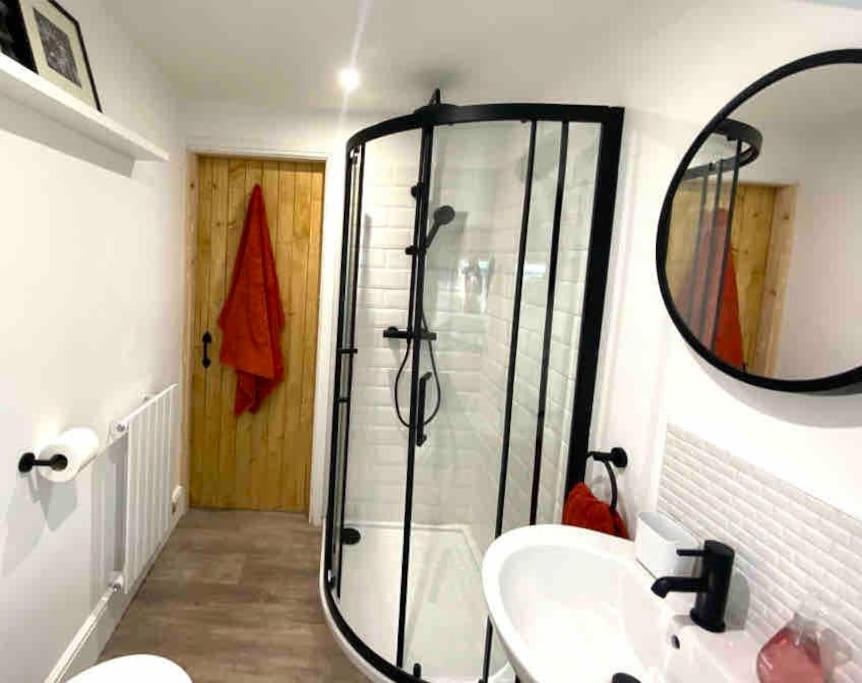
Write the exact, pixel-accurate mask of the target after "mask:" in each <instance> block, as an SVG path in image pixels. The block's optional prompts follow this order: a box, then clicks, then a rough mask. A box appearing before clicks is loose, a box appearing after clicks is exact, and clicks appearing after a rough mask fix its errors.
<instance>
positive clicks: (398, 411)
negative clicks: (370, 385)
mask: <svg viewBox="0 0 862 683" xmlns="http://www.w3.org/2000/svg"><path fill="white" fill-rule="evenodd" d="M422 332H428V321H427V320H426V319H425V311H422ZM427 341H428V356H429V357H430V358H431V373H432V374H433V376H434V386H435V389H436V394H437V398H436V401H435V402H434V410H432V411H431V415H429V416H428V417H427V418H425V421H424V422H423V423H422V426H423V427H424V426H426V425H428V424H430V423H431V421H432V420H433V419H434V418H435V417H436V416H437V413H438V412H439V410H440V397H441V392H440V376H439V375H438V374H437V360H436V359H435V358H434V342H432V341H431V340H430V339H429V340H427ZM412 342H413V340H412V339H409V338H408V339H407V348H406V349H405V351H404V358H402V359H401V365H400V366H399V368H398V374H396V375H395V413H396V414H397V415H398V421H399V422H400V423H401V424H403V425H404V426H405V427H407V428H408V429H409V428H410V423H409V422H408V421H407V420H405V419H404V416H403V415H402V414H401V402H400V400H399V398H398V387H399V385H400V384H401V375H402V374H403V373H404V366H405V365H407V359H408V358H410V345H411V344H412ZM421 350H422V340H421V339H420V340H419V351H420V352H421Z"/></svg>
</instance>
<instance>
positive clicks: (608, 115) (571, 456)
mask: <svg viewBox="0 0 862 683" xmlns="http://www.w3.org/2000/svg"><path fill="white" fill-rule="evenodd" d="M623 117H624V110H623V108H621V107H606V106H595V105H560V104H532V103H509V104H487V105H467V106H455V105H451V104H440V103H439V100H437V99H434V98H432V102H431V104H429V105H427V106H425V107H422V108H420V109H417V110H416V111H415V112H413V113H412V114H409V115H406V116H400V117H397V118H393V119H389V120H387V121H383V122H381V123H379V124H376V125H374V126H370V127H369V128H365V129H364V130H361V131H359V132H358V133H356V134H355V135H353V136H352V137H351V138H350V139H349V140H348V142H347V146H346V156H345V162H346V167H345V191H346V194H345V198H344V201H345V209H344V224H343V232H342V252H341V267H340V280H339V282H340V285H339V303H338V321H337V342H336V349H337V351H336V357H335V378H334V387H335V396H334V397H333V408H332V423H331V449H330V466H329V489H328V501H327V515H326V528H325V535H324V548H323V558H324V560H323V561H324V565H323V574H322V583H321V590H322V592H323V599H324V600H325V601H326V604H327V607H328V610H329V613H330V615H331V618H332V620H333V622H334V624H335V626H336V628H338V630H339V632H340V633H341V635H342V636H343V637H344V639H345V640H346V641H347V642H348V643H349V644H350V646H351V647H352V648H353V649H354V651H355V652H356V653H357V654H358V655H359V656H361V657H362V658H363V659H364V660H365V661H366V662H367V663H368V664H369V665H371V666H372V667H374V668H375V669H377V671H379V672H380V673H381V674H383V675H385V676H387V677H389V678H390V679H391V680H393V681H396V683H401V682H403V683H416V682H418V681H422V680H423V679H422V678H421V677H418V676H414V675H411V674H409V673H408V672H407V671H405V670H404V669H403V668H400V667H401V665H402V664H403V632H404V630H403V623H404V618H405V609H406V604H405V601H406V587H407V586H406V584H407V582H408V568H409V553H410V531H411V526H412V525H411V514H412V489H413V477H412V471H413V465H414V461H415V434H416V419H417V416H416V414H415V413H416V398H417V395H416V392H417V386H418V372H417V368H416V367H415V366H416V365H417V363H418V359H419V354H418V353H415V352H414V354H413V365H414V367H413V373H412V376H411V401H410V425H411V426H410V429H409V436H408V449H407V450H408V452H407V482H406V490H405V520H404V541H403V543H402V572H401V599H400V601H399V629H398V645H397V652H396V663H397V665H396V664H393V663H392V662H390V661H389V660H387V659H385V658H383V657H381V656H380V655H379V654H378V653H376V652H374V650H372V649H371V648H370V647H369V646H368V645H367V644H366V643H365V642H364V641H363V640H362V638H360V637H359V635H358V634H357V633H356V632H355V631H353V629H352V628H351V627H350V625H349V624H348V623H347V622H346V620H345V619H344V617H343V616H342V615H341V613H340V611H339V608H338V605H337V603H336V601H335V599H334V597H333V590H334V589H338V588H340V586H336V585H335V582H334V581H333V577H332V568H333V541H334V538H333V535H334V526H335V524H334V522H335V520H334V513H335V499H336V490H335V489H336V484H337V482H338V481H339V480H340V482H341V485H342V491H341V492H339V493H340V495H342V496H343V494H344V486H345V484H346V480H347V472H346V470H347V463H348V460H349V457H348V456H349V442H348V441H349V432H348V431H347V424H349V413H350V393H351V391H352V383H351V384H350V385H348V387H347V391H348V395H347V396H341V395H340V393H341V379H342V378H341V373H342V372H343V371H344V358H345V357H349V358H350V367H349V368H348V377H350V376H352V367H353V356H354V354H355V353H356V348H355V347H354V334H353V332H354V329H355V322H356V317H355V307H356V288H355V277H356V274H357V271H358V258H356V256H358V255H357V254H354V260H353V267H354V270H353V276H354V278H353V280H354V285H353V298H352V301H351V306H352V309H353V310H352V312H351V317H350V323H351V325H350V326H351V329H350V333H349V339H345V334H344V333H345V330H344V327H345V325H344V319H345V315H346V313H347V311H346V306H345V305H346V294H347V287H349V286H350V283H349V282H348V281H347V278H346V274H347V271H348V252H349V247H350V237H351V220H355V221H361V211H357V212H356V214H358V215H351V211H350V209H349V206H348V201H349V200H350V199H351V197H350V190H351V187H352V181H353V175H352V174H353V173H354V172H357V170H356V169H355V164H354V163H353V160H354V159H355V158H356V157H357V155H360V158H361V160H362V165H364V159H365V144H366V143H368V142H370V141H372V140H376V139H379V138H382V137H386V136H389V135H393V134H396V133H401V132H405V131H410V130H420V131H421V132H422V143H421V147H420V152H419V155H420V163H419V179H418V182H417V185H416V188H415V193H414V194H415V198H416V211H415V214H414V216H415V223H414V239H413V244H414V245H421V244H423V243H424V239H425V232H426V230H427V215H428V191H429V188H430V173H431V165H432V164H431V152H432V146H433V137H434V129H435V127H437V126H445V125H454V124H459V123H478V122H489V121H521V122H524V123H530V124H531V128H530V148H529V155H528V178H527V180H526V181H525V200H524V201H525V203H524V206H523V216H522V225H521V240H520V246H519V270H518V272H519V275H520V277H518V278H516V280H517V282H516V292H515V300H514V301H513V311H514V313H515V315H516V316H517V315H518V313H519V312H520V307H521V301H520V298H521V297H520V294H521V287H520V284H521V280H522V277H523V272H522V271H523V256H524V240H525V236H526V232H527V224H528V221H529V203H530V199H529V198H530V195H531V190H532V182H531V180H532V177H531V176H532V174H531V170H532V165H533V158H534V152H535V143H536V126H537V124H538V123H539V122H559V123H560V124H561V127H562V134H561V141H560V149H561V159H560V169H561V172H562V173H564V172H565V166H566V157H565V155H566V153H567V148H568V145H567V140H566V137H567V132H568V126H569V124H570V123H575V124H578V123H586V124H598V125H599V126H600V135H599V153H598V159H597V162H596V169H595V173H596V175H595V190H594V197H593V212H592V222H591V228H590V242H589V249H588V256H587V272H586V278H585V287H584V300H583V304H582V315H581V328H580V341H579V347H578V348H579V352H578V360H577V370H576V377H575V396H574V400H573V403H574V405H573V410H572V418H571V424H570V437H569V452H568V463H567V467H566V490H569V489H570V488H571V486H573V485H574V484H575V483H576V482H579V481H583V479H584V476H585V473H586V463H587V458H588V453H589V431H590V430H589V427H590V424H591V420H592V411H593V395H594V391H595V384H596V374H597V369H598V360H599V345H600V341H601V328H602V319H603V316H604V302H605V291H606V288H607V277H608V263H609V259H610V249H611V235H612V230H613V221H614V208H615V204H616V190H617V177H618V170H619V160H620V148H621V142H622V127H623ZM358 172H360V173H361V170H360V171H358ZM363 189H364V188H363V187H362V186H360V187H359V192H360V197H359V201H360V202H361V195H362V191H363ZM563 192H564V177H562V175H561V174H560V173H558V183H557V198H556V205H555V217H554V228H553V230H554V234H555V236H556V237H557V238H558V236H559V231H560V220H561V216H560V210H559V209H560V207H561V202H562V197H563ZM360 206H361V204H360ZM356 239H357V241H356V244H355V245H354V249H358V245H359V234H358V228H357V233H356ZM558 246H559V240H558V239H553V240H552V245H551V252H550V255H549V260H550V262H551V263H552V264H556V262H557V250H558ZM423 277H424V253H423V250H422V249H414V250H413V256H412V267H411V291H412V292H413V295H412V296H411V303H410V311H409V313H408V315H409V316H410V318H411V322H410V324H409V328H408V332H409V333H410V334H411V335H412V336H413V340H414V344H415V346H414V349H418V347H419V340H418V339H416V337H418V335H419V334H420V332H419V331H421V325H420V324H419V321H418V320H417V319H416V318H417V316H418V315H419V313H418V312H419V311H421V310H422V296H423V289H424V288H423V283H422V278H423ZM555 286H556V283H555V281H554V280H553V279H551V278H549V290H550V291H549V294H548V299H549V301H550V302H551V304H553V297H554V287H555ZM549 313H550V312H549ZM548 318H550V315H549V316H548ZM515 322H516V320H515V321H513V328H516V327H517V325H516V324H515ZM546 324H547V325H549V321H548V320H547V319H546ZM513 339H516V335H515V334H513ZM544 344H545V346H546V347H549V345H550V335H549V334H546V335H545V340H544ZM516 346H517V342H516V341H515V342H514V343H512V344H510V349H509V368H510V373H511V371H512V369H513V368H514V365H515V352H516ZM548 364H549V354H548V353H547V348H546V349H544V353H543V363H542V368H541V372H542V375H543V376H544V377H546V376H547V372H548ZM511 402H512V386H511V374H510V378H509V382H508V385H507V395H506V406H507V408H508V407H509V406H510V404H511ZM342 404H346V410H345V412H346V420H347V424H345V432H344V435H345V441H344V458H343V464H342V471H341V473H340V474H341V477H340V479H339V476H338V474H339V473H338V472H336V467H335V465H336V464H337V463H338V448H339V444H340V442H339V438H338V430H339V410H340V406H341V405H342ZM508 412H509V415H508V416H507V418H506V420H505V425H504V430H505V431H504V433H505V432H507V431H508V430H509V428H510V426H511V425H510V415H511V411H510V410H509V411H508ZM540 448H541V442H540V440H537V449H540ZM507 455H508V453H507V449H504V453H503V454H502V457H501V463H500V490H499V491H498V501H497V523H496V529H495V531H496V533H497V534H499V533H500V530H501V521H502V511H503V503H504V499H505V484H506V479H507V471H508V457H507ZM538 474H539V472H538V468H534V472H533V479H534V481H533V490H535V489H536V480H537V475H538ZM344 503H345V501H344V500H342V503H341V509H340V519H339V520H338V521H339V525H340V526H339V528H340V529H343V526H344ZM536 505H537V500H536V496H535V495H533V496H532V498H531V510H530V520H531V522H532V521H534V520H535V517H536V510H535V508H536ZM339 546H343V542H340V543H339ZM340 556H341V551H340V549H339V560H338V579H339V583H340V577H341V559H340ZM490 634H491V630H490V624H489V627H488V631H487V636H486V644H485V657H484V662H483V680H485V679H486V678H487V668H488V661H489V656H490V642H491V638H490Z"/></svg>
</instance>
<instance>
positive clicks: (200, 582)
mask: <svg viewBox="0 0 862 683" xmlns="http://www.w3.org/2000/svg"><path fill="white" fill-rule="evenodd" d="M319 552H320V530H319V529H316V528H314V527H312V526H310V525H309V524H308V523H307V522H306V520H305V518H304V517H303V516H301V515H294V514H286V513H278V512H246V511H232V510H231V511H217V510H191V511H189V513H188V514H187V515H186V516H185V517H184V518H183V519H182V520H181V521H180V523H179V525H178V526H177V528H176V530H175V531H174V533H173V535H172V536H171V538H170V539H169V540H168V542H167V544H166V546H165V549H164V550H163V551H162V554H161V556H160V557H159V558H158V559H157V560H156V562H155V564H154V565H153V568H152V571H151V572H150V574H149V576H148V577H147V578H146V580H145V582H144V584H143V586H142V587H141V590H140V591H139V593H138V595H137V596H136V597H135V599H134V601H133V602H132V604H131V606H130V607H129V609H128V611H127V612H126V615H125V616H124V617H123V619H122V621H121V622H120V625H119V626H118V627H117V630H116V631H115V632H114V635H113V636H112V637H111V640H110V641H109V642H108V645H107V646H106V648H105V651H104V652H103V654H102V659H110V658H112V657H118V656H120V655H126V654H135V653H151V654H158V655H162V656H164V657H167V658H169V659H172V660H173V661H175V662H177V663H178V664H179V665H181V666H182V667H183V668H184V669H185V670H186V671H187V672H188V673H189V675H190V676H191V677H192V680H193V681H194V682H195V683H264V682H265V681H266V682H269V681H283V682H285V683H293V682H294V681H296V682H299V681H303V682H315V681H333V682H337V683H352V682H354V681H364V680H365V678H364V677H363V676H361V675H360V674H359V672H358V671H356V670H355V669H354V668H353V666H352V665H351V664H350V662H349V661H348V660H347V659H346V658H345V656H344V655H343V654H342V652H341V650H340V649H339V647H338V645H337V644H336V643H335V641H334V639H333V637H332V635H331V634H330V632H329V628H328V627H327V626H326V623H325V622H324V618H323V612H322V609H321V607H320V598H319V596H318V590H317V571H318V562H319V557H320V555H319Z"/></svg>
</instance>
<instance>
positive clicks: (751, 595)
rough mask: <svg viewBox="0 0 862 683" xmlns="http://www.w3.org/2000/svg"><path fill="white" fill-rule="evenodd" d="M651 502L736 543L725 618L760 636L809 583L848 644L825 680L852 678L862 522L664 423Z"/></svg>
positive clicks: (857, 647) (857, 654)
mask: <svg viewBox="0 0 862 683" xmlns="http://www.w3.org/2000/svg"><path fill="white" fill-rule="evenodd" d="M658 509H659V510H660V511H661V512H664V513H665V514H668V515H670V516H671V517H674V518H675V519H676V520H677V521H679V522H680V523H681V524H683V525H684V526H686V527H687V528H688V529H690V530H691V531H692V533H694V535H695V536H696V537H698V539H700V540H704V539H707V538H714V539H717V540H719V541H723V542H725V543H727V544H729V545H730V546H732V547H733V548H734V549H735V550H736V576H735V577H734V585H733V589H732V597H731V602H730V604H729V606H728V624H729V625H731V626H734V625H735V626H736V627H743V628H745V630H746V631H748V632H749V633H750V634H751V635H752V637H754V638H755V639H756V640H757V641H758V642H765V641H766V640H767V639H768V638H769V637H770V636H771V635H772V634H773V633H775V631H777V630H778V629H779V628H780V627H781V626H782V625H783V624H784V623H785V622H786V621H787V620H788V619H789V618H790V617H791V616H792V614H793V610H794V609H795V608H796V607H797V606H798V605H799V604H800V602H801V601H802V600H803V599H804V598H805V596H806V595H808V594H811V593H815V594H817V593H818V592H819V594H820V595H822V597H823V600H824V602H825V603H826V607H827V609H828V613H829V614H828V618H827V623H828V625H829V626H830V627H832V628H833V629H834V630H835V631H836V632H838V633H839V634H840V635H841V636H842V637H843V638H844V639H846V641H847V643H848V644H849V646H850V647H851V648H852V651H853V653H852V656H853V659H852V661H849V662H845V663H844V664H843V665H842V666H841V667H839V669H838V670H837V672H836V676H835V679H834V680H836V681H839V682H842V683H843V682H845V681H862V521H860V520H858V519H856V518H854V517H850V516H849V515H846V514H844V513H843V512H841V511H840V510H837V509H836V508H833V507H831V506H829V505H827V504H826V503H824V502H823V501H820V500H818V499H816V498H813V497H812V496H809V495H808V494H806V493H804V492H802V491H800V490H799V489H797V488H794V487H793V486H790V485H789V484H787V483H785V482H783V481H782V480H780V479H778V478H776V477H774V476H773V475H771V474H768V473H766V472H763V471H762V470H759V469H757V468H754V467H752V466H751V465H750V464H748V463H746V462H745V461H743V460H740V459H737V458H735V457H733V456H732V455H731V454H729V453H727V452H726V451H723V450H721V449H719V448H717V447H716V446H714V445H712V444H710V443H707V442H706V441H703V440H702V439H700V438H698V437H697V436H694V435H693V434H690V433H688V432H686V431H684V430H682V429H680V428H678V427H673V426H672V427H669V429H668V433H667V441H666V443H665V454H664V463H663V465H662V473H661V483H660V487H659V501H658Z"/></svg>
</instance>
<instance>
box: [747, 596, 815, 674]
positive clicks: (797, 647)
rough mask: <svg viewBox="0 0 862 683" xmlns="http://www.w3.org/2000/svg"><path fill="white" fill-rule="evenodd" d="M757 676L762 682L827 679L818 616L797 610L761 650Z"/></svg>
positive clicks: (758, 656)
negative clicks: (814, 616) (818, 640)
mask: <svg viewBox="0 0 862 683" xmlns="http://www.w3.org/2000/svg"><path fill="white" fill-rule="evenodd" d="M803 609H804V607H803ZM757 677H758V679H759V680H760V683H824V682H825V681H826V680H827V678H826V671H825V668H824V665H823V661H822V658H821V653H820V644H819V643H818V642H817V620H816V618H813V617H809V616H808V615H807V614H806V613H805V612H803V611H802V610H800V611H798V612H796V613H795V614H794V615H793V619H791V620H790V622H789V623H788V624H787V625H785V626H784V627H783V628H782V629H780V630H779V631H778V633H776V634H775V635H774V636H772V638H770V639H769V641H768V642H767V643H766V645H764V646H763V648H762V649H761V650H760V653H759V654H758V655H757Z"/></svg>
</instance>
